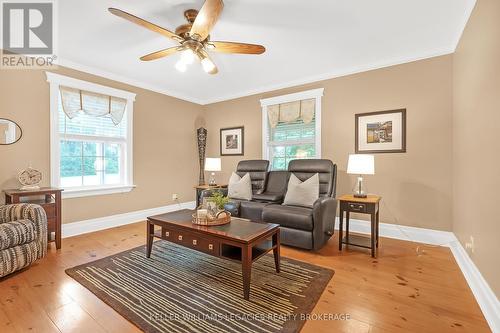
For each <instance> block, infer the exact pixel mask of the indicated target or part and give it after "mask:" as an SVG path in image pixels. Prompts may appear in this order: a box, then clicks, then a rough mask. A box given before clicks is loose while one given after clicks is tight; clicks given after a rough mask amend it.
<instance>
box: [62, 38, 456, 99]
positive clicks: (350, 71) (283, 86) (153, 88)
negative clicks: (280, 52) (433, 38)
mask: <svg viewBox="0 0 500 333" xmlns="http://www.w3.org/2000/svg"><path fill="white" fill-rule="evenodd" d="M455 48H456V44H453V45H450V46H448V47H445V48H443V49H441V50H437V51H435V52H430V53H428V54H426V55H423V56H418V57H406V58H394V59H392V60H389V61H383V62H378V63H373V64H370V65H366V66H357V67H352V68H349V69H345V70H340V71H331V72H326V73H322V74H318V75H312V76H309V77H306V78H302V79H295V80H290V81H285V82H281V83H278V84H271V85H267V86H263V87H259V88H257V89H249V90H245V91H241V92H238V93H234V94H227V95H222V96H219V97H214V98H208V99H200V98H197V97H193V96H188V95H186V94H183V93H179V92H176V91H173V90H167V89H164V88H161V87H159V86H155V85H151V84H148V83H145V82H141V81H138V80H135V79H132V78H128V77H124V76H121V75H118V74H114V73H111V72H108V71H105V70H102V69H99V68H95V67H91V66H87V65H83V64H79V63H76V62H73V61H71V60H68V59H64V58H59V59H58V65H60V66H63V67H68V68H71V69H75V70H78V71H81V72H85V73H89V74H93V75H97V76H100V77H103V78H106V79H110V80H113V81H118V82H122V83H125V84H129V85H132V86H135V87H138V88H142V89H146V90H150V91H153V92H157V93H160V94H163V95H167V96H170V97H174V98H178V99H181V100H184V101H187V102H191V103H195V104H198V105H209V104H214V103H219V102H224V101H228V100H232V99H237V98H242V97H248V96H252V95H257V94H262V93H267V92H271V91H275V90H280V89H286V88H292V87H296V86H301V85H304V84H309V83H314V82H319V81H324V80H329V79H334V78H338V77H343V76H348V75H353V74H359V73H363V72H368V71H372V70H377V69H382V68H386V67H391V66H397V65H402V64H406V63H411V62H415V61H420V60H425V59H430V58H434V57H440V56H444V55H448V54H452V53H453V52H454V51H455Z"/></svg>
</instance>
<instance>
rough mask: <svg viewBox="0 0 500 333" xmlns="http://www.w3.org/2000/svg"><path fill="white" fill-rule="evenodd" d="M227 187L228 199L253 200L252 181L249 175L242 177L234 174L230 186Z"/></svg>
mask: <svg viewBox="0 0 500 333" xmlns="http://www.w3.org/2000/svg"><path fill="white" fill-rule="evenodd" d="M227 187H228V189H227V194H228V197H230V198H232V199H242V200H251V199H252V180H251V179H250V174H249V173H247V174H245V175H244V176H243V177H240V176H238V175H237V174H235V173H234V172H233V174H232V175H231V178H229V185H228V186H227Z"/></svg>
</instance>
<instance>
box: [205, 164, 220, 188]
mask: <svg viewBox="0 0 500 333" xmlns="http://www.w3.org/2000/svg"><path fill="white" fill-rule="evenodd" d="M220 170H221V163H220V158H210V157H207V158H206V159H205V171H211V174H210V178H209V179H208V185H209V186H216V185H217V183H216V182H215V171H220Z"/></svg>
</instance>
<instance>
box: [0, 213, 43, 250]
mask: <svg viewBox="0 0 500 333" xmlns="http://www.w3.org/2000/svg"><path fill="white" fill-rule="evenodd" d="M35 239H36V232H35V225H34V224H33V222H32V221H30V220H27V219H25V220H17V221H12V222H5V223H2V224H0V250H5V249H8V248H11V247H14V246H17V245H22V244H27V243H30V242H32V241H34V240H35Z"/></svg>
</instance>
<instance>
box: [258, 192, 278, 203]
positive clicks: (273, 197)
mask: <svg viewBox="0 0 500 333" xmlns="http://www.w3.org/2000/svg"><path fill="white" fill-rule="evenodd" d="M283 197H284V195H283V193H273V192H264V193H260V194H254V195H253V197H252V200H256V201H264V202H274V203H281V202H282V201H283Z"/></svg>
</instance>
